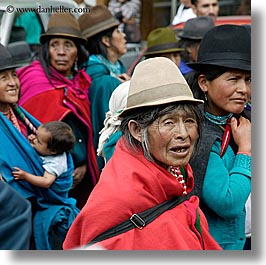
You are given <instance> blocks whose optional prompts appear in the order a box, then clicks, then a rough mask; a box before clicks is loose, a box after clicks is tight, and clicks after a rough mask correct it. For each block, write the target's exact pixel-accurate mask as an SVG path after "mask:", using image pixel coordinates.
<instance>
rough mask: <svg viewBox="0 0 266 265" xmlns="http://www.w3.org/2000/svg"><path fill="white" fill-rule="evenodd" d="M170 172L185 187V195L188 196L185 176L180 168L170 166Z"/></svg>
mask: <svg viewBox="0 0 266 265" xmlns="http://www.w3.org/2000/svg"><path fill="white" fill-rule="evenodd" d="M168 170H169V172H170V173H171V174H172V175H173V176H174V177H175V178H176V180H177V181H178V182H179V183H180V184H181V185H182V186H183V188H184V191H183V195H187V185H186V181H185V179H184V176H183V175H182V173H181V170H180V167H174V166H170V167H169V169H168Z"/></svg>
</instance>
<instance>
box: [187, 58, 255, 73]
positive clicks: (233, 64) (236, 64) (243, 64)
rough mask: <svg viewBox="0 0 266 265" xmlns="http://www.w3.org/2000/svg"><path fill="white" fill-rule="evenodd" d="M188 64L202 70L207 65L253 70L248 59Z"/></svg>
mask: <svg viewBox="0 0 266 265" xmlns="http://www.w3.org/2000/svg"><path fill="white" fill-rule="evenodd" d="M187 66H189V67H190V68H192V69H194V70H199V71H200V70H201V69H202V68H205V67H210V66H218V67H226V68H230V69H238V70H243V71H251V64H250V62H247V61H242V60H234V61H233V62H226V61H224V62H223V61H218V62H211V63H201V62H198V63H196V62H195V63H187Z"/></svg>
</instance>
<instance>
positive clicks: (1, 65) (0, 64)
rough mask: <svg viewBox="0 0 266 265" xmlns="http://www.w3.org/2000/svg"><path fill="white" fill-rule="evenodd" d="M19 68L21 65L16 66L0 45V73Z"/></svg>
mask: <svg viewBox="0 0 266 265" xmlns="http://www.w3.org/2000/svg"><path fill="white" fill-rule="evenodd" d="M20 66H21V65H19V64H16V62H15V61H14V58H13V57H12V55H11V54H10V52H9V51H8V49H7V48H6V47H5V46H3V45H2V44H0V71H3V70H6V69H12V68H17V67H20Z"/></svg>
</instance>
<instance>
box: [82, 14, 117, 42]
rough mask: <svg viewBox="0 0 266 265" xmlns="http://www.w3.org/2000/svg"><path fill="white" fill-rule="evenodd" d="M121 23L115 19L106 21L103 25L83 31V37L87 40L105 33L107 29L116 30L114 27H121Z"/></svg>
mask: <svg viewBox="0 0 266 265" xmlns="http://www.w3.org/2000/svg"><path fill="white" fill-rule="evenodd" d="M119 24H120V23H119V21H118V20H116V19H115V18H111V19H108V20H105V21H103V22H101V23H98V24H96V25H94V26H91V27H88V28H87V29H85V30H83V31H82V36H83V37H84V38H86V39H88V38H90V37H92V36H94V35H96V34H98V33H100V32H103V31H105V30H107V29H111V28H114V27H118V26H119Z"/></svg>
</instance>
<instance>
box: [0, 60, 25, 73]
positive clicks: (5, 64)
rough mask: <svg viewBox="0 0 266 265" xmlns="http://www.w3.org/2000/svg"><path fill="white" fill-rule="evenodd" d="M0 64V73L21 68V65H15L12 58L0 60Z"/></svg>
mask: <svg viewBox="0 0 266 265" xmlns="http://www.w3.org/2000/svg"><path fill="white" fill-rule="evenodd" d="M1 63H2V65H1ZM1 63H0V71H4V70H8V69H13V68H18V67H22V64H20V63H16V61H15V60H14V59H12V58H6V59H2V60H1Z"/></svg>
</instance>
